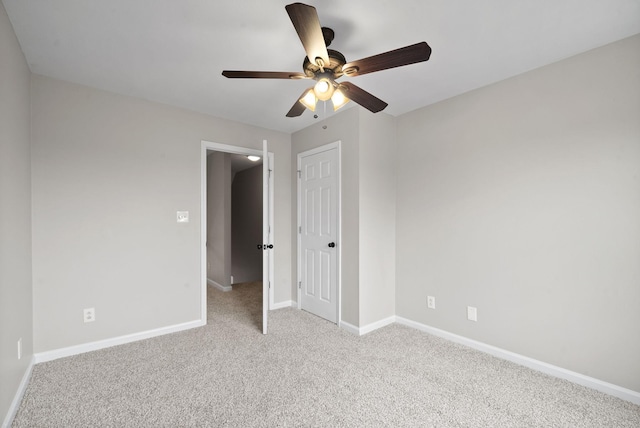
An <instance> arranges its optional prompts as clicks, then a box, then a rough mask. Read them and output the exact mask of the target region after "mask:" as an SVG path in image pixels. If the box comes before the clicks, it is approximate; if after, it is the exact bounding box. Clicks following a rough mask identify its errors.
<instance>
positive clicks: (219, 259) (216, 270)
mask: <svg viewBox="0 0 640 428" xmlns="http://www.w3.org/2000/svg"><path fill="white" fill-rule="evenodd" d="M207 278H209V279H211V280H212V281H215V282H217V283H218V284H220V285H221V286H223V287H227V286H229V285H231V155H230V154H229V153H223V152H212V153H211V154H209V155H207Z"/></svg>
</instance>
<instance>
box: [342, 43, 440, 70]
mask: <svg viewBox="0 0 640 428" xmlns="http://www.w3.org/2000/svg"><path fill="white" fill-rule="evenodd" d="M430 56H431V47H430V46H429V45H428V44H427V43H426V42H420V43H416V44H415V45H410V46H405V47H403V48H400V49H395V50H392V51H389V52H385V53H381V54H378V55H374V56H370V57H367V58H363V59H359V60H357V61H352V62H349V63H347V64H345V65H344V66H343V67H342V71H343V72H344V74H346V75H347V76H361V75H363V74H367V73H373V72H374V71H380V70H386V69H388V68H394V67H402V66H403V65H409V64H415V63H416V62H423V61H426V60H428V59H429V57H430Z"/></svg>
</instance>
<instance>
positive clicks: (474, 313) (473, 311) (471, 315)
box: [467, 306, 478, 321]
mask: <svg viewBox="0 0 640 428" xmlns="http://www.w3.org/2000/svg"><path fill="white" fill-rule="evenodd" d="M467 319H468V320H469V321H478V308H474V307H473V306H467Z"/></svg>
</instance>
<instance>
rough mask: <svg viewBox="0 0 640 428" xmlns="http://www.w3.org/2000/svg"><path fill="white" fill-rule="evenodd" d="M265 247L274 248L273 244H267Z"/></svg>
mask: <svg viewBox="0 0 640 428" xmlns="http://www.w3.org/2000/svg"><path fill="white" fill-rule="evenodd" d="M264 248H265V249H267V248H269V249H271V248H273V244H269V245H265V246H264Z"/></svg>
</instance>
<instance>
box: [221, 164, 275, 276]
mask: <svg viewBox="0 0 640 428" xmlns="http://www.w3.org/2000/svg"><path fill="white" fill-rule="evenodd" d="M231 215H232V219H231V273H232V275H233V281H234V282H235V283H241V282H251V281H262V251H259V250H258V249H257V248H256V245H257V244H260V243H261V242H262V165H259V166H255V167H253V168H249V169H245V170H244V171H240V172H238V173H236V175H235V177H234V178H233V184H232V186H231ZM274 251H275V250H274Z"/></svg>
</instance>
